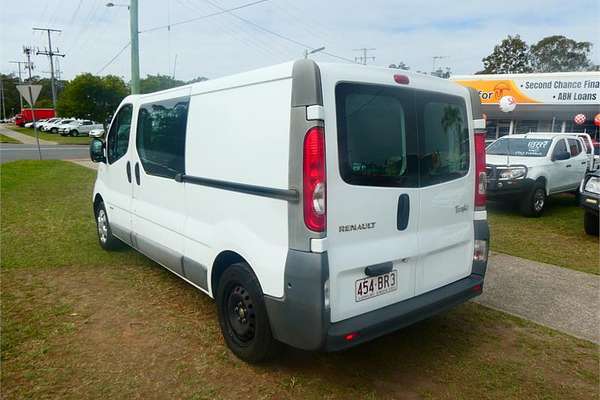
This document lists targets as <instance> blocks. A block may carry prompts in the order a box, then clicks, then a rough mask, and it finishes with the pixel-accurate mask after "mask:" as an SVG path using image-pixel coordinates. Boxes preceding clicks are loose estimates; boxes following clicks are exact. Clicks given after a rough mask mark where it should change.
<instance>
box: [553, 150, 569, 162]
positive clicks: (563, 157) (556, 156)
mask: <svg viewBox="0 0 600 400" xmlns="http://www.w3.org/2000/svg"><path fill="white" fill-rule="evenodd" d="M569 158H571V154H569V152H568V151H561V152H560V153H556V154H554V155H553V156H552V161H562V160H568V159H569Z"/></svg>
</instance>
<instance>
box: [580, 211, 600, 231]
mask: <svg viewBox="0 0 600 400" xmlns="http://www.w3.org/2000/svg"><path fill="white" fill-rule="evenodd" d="M598 219H599V217H598V216H597V215H594V214H592V213H591V212H589V211H586V212H585V214H584V215H583V229H584V230H585V233H587V234H588V235H592V236H598V222H599V221H598Z"/></svg>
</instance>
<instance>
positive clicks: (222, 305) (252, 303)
mask: <svg viewBox="0 0 600 400" xmlns="http://www.w3.org/2000/svg"><path fill="white" fill-rule="evenodd" d="M263 296H264V295H263V293H262V290H261V288H260V284H259V283H258V279H257V278H256V276H255V275H254V274H253V273H252V270H251V269H250V266H249V265H248V264H246V263H245V262H240V263H236V264H233V265H231V266H230V267H229V268H227V269H226V270H225V272H223V275H222V276H221V279H220V280H219V285H218V289H217V294H216V297H215V298H216V300H217V310H218V313H219V324H220V325H221V332H222V333H223V337H224V338H225V343H227V346H228V347H229V349H230V350H231V351H232V352H233V353H234V354H235V355H236V356H237V357H239V358H240V359H242V360H244V361H246V362H249V363H257V362H260V361H264V360H267V359H269V358H271V357H272V356H273V355H274V354H275V352H276V350H277V348H278V346H279V343H278V342H277V341H276V340H275V339H274V338H273V335H272V333H271V326H270V325H269V318H268V316H267V309H266V307H265V303H264V300H263Z"/></svg>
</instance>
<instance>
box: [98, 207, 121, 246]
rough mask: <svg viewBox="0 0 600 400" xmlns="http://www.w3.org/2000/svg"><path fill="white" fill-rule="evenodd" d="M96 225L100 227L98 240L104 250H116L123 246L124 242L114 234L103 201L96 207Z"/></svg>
mask: <svg viewBox="0 0 600 400" xmlns="http://www.w3.org/2000/svg"><path fill="white" fill-rule="evenodd" d="M96 227H97V228H98V229H97V232H98V241H99V242H100V246H101V247H102V248H103V249H104V250H115V249H118V248H120V247H122V246H123V242H121V241H120V240H119V239H118V238H117V237H116V236H114V235H113V234H112V230H111V229H110V224H109V222H108V214H107V213H106V208H104V203H103V202H100V204H99V205H98V207H97V209H96Z"/></svg>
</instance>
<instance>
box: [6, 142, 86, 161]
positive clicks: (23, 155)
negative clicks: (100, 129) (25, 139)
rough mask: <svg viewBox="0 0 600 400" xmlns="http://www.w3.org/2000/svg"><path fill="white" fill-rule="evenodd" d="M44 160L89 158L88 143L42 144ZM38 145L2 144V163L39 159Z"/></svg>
mask: <svg viewBox="0 0 600 400" xmlns="http://www.w3.org/2000/svg"><path fill="white" fill-rule="evenodd" d="M40 149H41V150H42V159H43V160H77V159H87V158H89V157H90V155H89V147H88V146H87V145H42V146H40ZM38 159H39V155H38V150H37V146H36V145H33V144H8V143H1V144H0V163H5V162H9V161H15V160H38Z"/></svg>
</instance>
